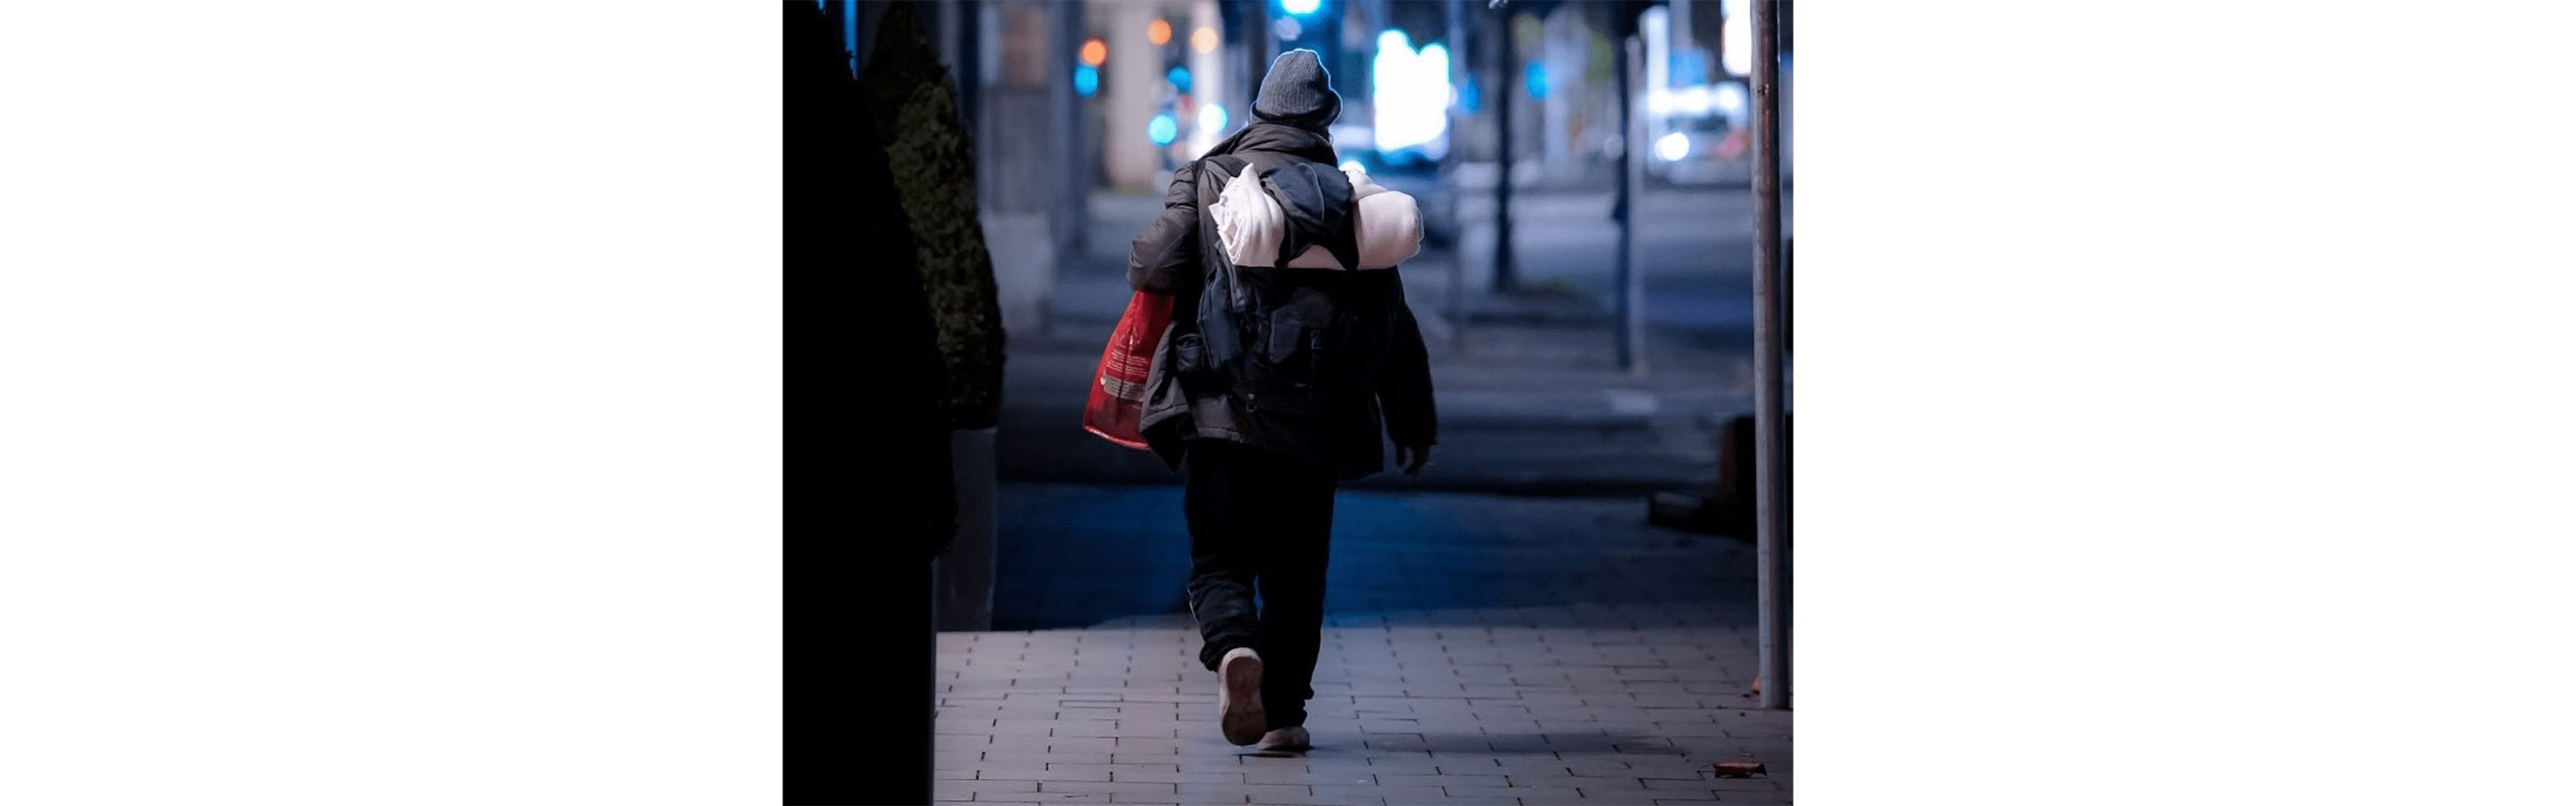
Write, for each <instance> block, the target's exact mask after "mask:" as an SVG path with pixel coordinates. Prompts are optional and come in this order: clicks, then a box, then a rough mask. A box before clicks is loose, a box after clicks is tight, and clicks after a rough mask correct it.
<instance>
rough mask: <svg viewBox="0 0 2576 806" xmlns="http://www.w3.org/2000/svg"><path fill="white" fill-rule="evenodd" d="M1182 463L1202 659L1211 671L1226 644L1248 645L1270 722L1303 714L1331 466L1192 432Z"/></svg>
mask: <svg viewBox="0 0 2576 806" xmlns="http://www.w3.org/2000/svg"><path fill="white" fill-rule="evenodd" d="M1184 463H1185V464H1186V468H1185V470H1186V471H1187V473H1188V482H1187V487H1186V488H1185V489H1184V491H1183V494H1182V508H1183V509H1184V510H1185V511H1186V512H1187V513H1188V516H1189V526H1190V612H1191V614H1193V615H1195V616H1196V617H1197V618H1198V622H1199V635H1200V636H1201V637H1202V638H1204V639H1206V643H1205V644H1204V645H1202V646H1201V647H1199V661H1200V662H1201V663H1204V664H1206V665H1207V667H1208V669H1209V670H1210V671H1214V670H1215V669H1216V667H1217V662H1218V661H1219V660H1222V659H1223V658H1224V657H1225V653H1227V652H1228V651H1231V650H1233V649H1234V648H1236V647H1251V648H1252V650H1253V651H1254V652H1259V653H1261V665H1262V680H1261V707H1262V709H1263V710H1264V711H1266V712H1267V713H1268V715H1269V717H1270V729H1272V730H1277V729H1280V728H1285V727H1290V726H1294V725H1303V724H1306V700H1308V699H1311V698H1313V697H1314V696H1315V690H1314V688H1313V687H1312V685H1313V682H1314V678H1315V653H1316V651H1317V650H1318V648H1319V647H1320V645H1321V644H1322V641H1323V635H1322V632H1323V628H1324V565H1325V563H1326V561H1327V560H1328V558H1329V555H1330V548H1331V543H1332V537H1333V489H1334V486H1335V484H1334V480H1333V472H1332V469H1331V468H1329V467H1326V466H1324V465H1322V464H1317V463H1313V462H1307V461H1303V460H1299V459H1295V458H1291V457H1288V456H1283V455H1280V454H1275V453H1270V452H1267V451H1262V450H1258V449H1254V448H1247V447H1244V446H1242V445H1238V444H1235V443H1232V442H1226V441H1222V440H1214V439H1199V440H1192V441H1191V442H1190V447H1189V453H1188V455H1187V459H1185V460H1184ZM1256 589H1257V590H1258V591H1259V594H1260V598H1261V606H1260V607H1259V608H1258V609H1256V608H1254V606H1253V595H1254V592H1255V590H1256Z"/></svg>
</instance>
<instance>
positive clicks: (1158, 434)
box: [1127, 49, 1435, 750]
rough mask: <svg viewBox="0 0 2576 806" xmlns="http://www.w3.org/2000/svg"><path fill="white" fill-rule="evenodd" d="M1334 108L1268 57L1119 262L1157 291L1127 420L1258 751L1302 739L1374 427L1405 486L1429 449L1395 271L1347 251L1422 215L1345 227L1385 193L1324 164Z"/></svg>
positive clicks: (1230, 710)
mask: <svg viewBox="0 0 2576 806" xmlns="http://www.w3.org/2000/svg"><path fill="white" fill-rule="evenodd" d="M1340 113H1341V96H1339V95H1338V94H1336V93H1334V92H1333V89H1332V86H1331V77H1330V76H1329V75H1328V74H1327V73H1326V72H1325V70H1324V66H1323V64H1322V63H1321V62H1320V61H1318V60H1317V58H1316V56H1315V52H1314V51H1311V50H1303V49H1299V50H1292V51H1289V52H1287V53H1283V54H1280V56H1279V58H1278V59H1277V60H1276V61H1274V62H1272V64H1271V67H1270V71H1269V73H1268V75H1267V76H1266V77H1265V78H1263V80H1262V82H1261V88H1260V91H1259V93H1258V95H1257V97H1256V98H1255V100H1254V101H1253V104H1252V114H1253V119H1254V120H1253V122H1252V123H1251V124H1250V125H1248V126H1245V127H1244V129H1243V130H1242V131H1240V132H1237V133H1235V134H1234V135H1233V136H1231V137H1228V138H1226V139H1225V141H1223V142H1220V143H1218V144H1217V145H1216V146H1215V147H1213V148H1211V149H1209V151H1208V153H1207V154H1206V155H1205V156H1202V157H1201V158H1200V159H1198V160H1197V161H1194V162H1192V163H1190V164H1188V165H1186V166H1183V167H1182V168H1181V169H1180V170H1178V171H1176V172H1175V173H1174V176H1173V179H1172V185H1171V188H1170V190H1169V191H1168V192H1167V193H1166V194H1165V196H1164V200H1163V210H1162V213H1161V214H1160V216H1159V217H1157V218H1156V219H1155V220H1154V221H1153V222H1151V223H1149V224H1148V225H1147V226H1146V229H1145V232H1144V234H1143V235H1140V236H1138V237H1137V238H1136V241H1135V243H1134V244H1133V250H1132V252H1131V254H1130V256H1129V262H1128V268H1127V272H1128V282H1129V284H1130V285H1133V286H1134V287H1135V288H1136V289H1138V290H1140V291H1148V292H1155V293H1163V294H1170V295H1172V305H1173V312H1174V313H1173V317H1172V319H1173V322H1172V326H1171V330H1170V332H1169V333H1167V334H1165V337H1164V338H1163V340H1162V342H1161V343H1160V345H1158V347H1157V348H1156V351H1155V356H1154V361H1153V368H1152V370H1151V372H1150V374H1149V377H1148V378H1147V381H1146V386H1147V397H1146V405H1145V414H1144V417H1143V419H1142V424H1143V429H1144V433H1145V439H1146V442H1147V444H1148V445H1150V446H1151V447H1152V448H1153V449H1154V451H1155V452H1156V453H1157V454H1159V455H1161V456H1162V457H1163V459H1164V461H1166V462H1167V463H1169V464H1171V465H1172V466H1173V467H1175V468H1181V467H1182V466H1183V465H1186V469H1185V472H1184V477H1185V481H1184V484H1185V492H1184V507H1183V508H1184V510H1185V511H1186V516H1187V519H1188V525H1189V531H1190V566H1191V570H1190V582H1189V601H1190V610H1191V613H1192V614H1193V615H1194V616H1195V617H1196V618H1197V620H1198V624H1199V632H1200V635H1201V637H1202V638H1203V639H1204V642H1205V643H1204V644H1203V645H1202V647H1201V648H1200V650H1199V660H1200V662H1201V663H1204V664H1206V666H1207V668H1208V669H1209V670H1210V671H1214V672H1217V675H1218V679H1219V684H1220V688H1219V695H1218V703H1219V705H1218V711H1219V718H1218V724H1219V727H1220V728H1221V730H1222V732H1223V733H1224V735H1225V738H1226V740H1227V741H1229V742H1232V743H1234V744H1237V745H1249V744H1258V745H1259V746H1260V747H1261V748H1262V749H1265V750H1301V749H1305V748H1306V747H1307V746H1308V745H1309V737H1308V734H1307V731H1306V728H1305V723H1306V701H1307V700H1309V699H1311V698H1313V697H1314V694H1315V692H1314V689H1313V688H1312V687H1311V683H1312V680H1313V677H1314V672H1315V661H1316V654H1317V651H1318V648H1319V645H1320V644H1321V639H1322V629H1323V618H1324V571H1325V566H1326V563H1327V559H1328V556H1329V547H1330V544H1331V538H1332V524H1333V494H1334V491H1335V490H1336V488H1337V487H1338V486H1339V484H1340V483H1341V482H1344V481H1350V480H1353V479H1358V478H1360V477H1363V476H1367V475H1369V474H1372V473H1376V472H1378V471H1380V470H1382V469H1384V466H1385V449H1384V444H1385V443H1384V441H1383V440H1382V439H1381V437H1380V433H1381V430H1383V433H1384V434H1385V435H1386V437H1389V438H1392V440H1393V442H1394V444H1395V445H1396V446H1397V447H1396V462H1397V464H1398V465H1400V466H1401V467H1403V469H1404V472H1406V473H1407V474H1413V473H1418V472H1420V471H1421V469H1422V466H1423V465H1424V464H1425V463H1427V462H1428V461H1429V460H1430V454H1431V445H1432V444H1433V442H1434V432H1435V425H1434V424H1435V416H1434V413H1433V409H1432V401H1431V370H1430V364H1429V361H1428V358H1427V356H1426V354H1425V352H1424V349H1423V343H1422V334H1421V332H1420V330H1419V329H1418V327H1417V326H1416V325H1415V323H1414V318H1413V312H1412V310H1411V309H1410V308H1408V307H1406V305H1405V302H1404V285H1403V281H1402V278H1401V277H1400V276H1399V275H1398V273H1397V271H1396V269H1395V268H1394V261H1393V260H1384V259H1381V260H1382V262H1383V263H1384V265H1376V264H1375V263H1371V262H1367V261H1363V260H1362V259H1361V256H1362V254H1363V253H1364V252H1368V253H1371V254H1383V253H1384V250H1382V249H1378V248H1376V247H1377V246H1378V245H1379V244H1378V243H1371V242H1370V239H1371V238H1376V240H1377V241H1379V242H1384V241H1387V240H1389V239H1388V238H1377V237H1376V235H1375V234H1376V233H1380V232H1384V231H1388V230H1389V229H1393V230H1396V231H1403V230H1405V229H1406V225H1408V224H1409V231H1410V233H1411V235H1410V237H1411V238H1412V241H1413V243H1412V244H1411V245H1410V246H1411V248H1406V249H1402V250H1400V251H1399V252H1398V254H1400V256H1401V257H1410V256H1411V255H1412V254H1413V249H1415V248H1418V247H1419V239H1420V227H1419V221H1418V213H1414V214H1413V215H1414V217H1415V219H1414V220H1411V221H1405V220H1404V216H1403V214H1396V215H1378V216H1372V217H1370V218H1369V220H1366V221H1362V220H1360V219H1361V216H1360V215H1358V213H1357V211H1358V210H1360V209H1361V208H1362V206H1363V205H1361V204H1359V203H1358V201H1357V199H1358V198H1367V197H1370V196H1373V195H1377V194H1380V193H1385V191H1383V189H1380V188H1377V187H1375V186H1374V185H1371V184H1369V183H1368V182H1367V180H1366V178H1365V176H1364V175H1346V174H1345V173H1343V172H1342V171H1341V170H1339V169H1337V168H1335V167H1334V166H1335V165H1336V160H1335V154H1334V152H1333V146H1332V140H1331V138H1330V136H1329V135H1328V134H1327V129H1326V127H1327V126H1329V125H1330V124H1331V123H1332V122H1333V120H1334V119H1335V118H1336V117H1338V116H1339V115H1340ZM1239 183H1253V184H1239ZM1355 183H1356V184H1357V187H1356V188H1355ZM1255 191H1257V193H1256V192H1255ZM1355 197H1356V198H1355ZM1390 198H1394V199H1398V200H1400V202H1401V206H1402V208H1403V209H1404V210H1410V209H1411V201H1410V199H1409V198H1403V197H1401V194H1391V195H1390ZM1381 201H1384V200H1381ZM1228 205H1233V206H1232V207H1229V206H1228ZM1274 205H1275V206H1274ZM1247 206H1249V207H1258V208H1262V209H1264V210H1267V211H1268V212H1267V214H1266V217H1265V216H1264V215H1260V214H1248V213H1245V212H1244V210H1246V209H1247ZM1368 209H1370V210H1371V211H1373V212H1374V211H1377V210H1381V209H1390V208H1386V207H1369V208H1368ZM1398 237H1400V236H1398ZM1247 238H1252V239H1258V242H1257V243H1247V242H1246V239H1247ZM1274 249H1275V251H1274ZM1229 255H1263V256H1269V255H1275V258H1270V259H1267V260H1266V262H1264V260H1265V259H1264V258H1251V257H1247V258H1246V259H1245V260H1243V261H1241V263H1243V264H1245V265H1238V261H1236V260H1235V259H1233V258H1232V257H1230V256H1229ZM1310 266H1312V267H1318V268H1309V267H1310ZM1283 267H1285V268H1283ZM1256 592H1257V595H1258V596H1259V599H1260V602H1259V605H1258V606H1256V604H1255V596H1256Z"/></svg>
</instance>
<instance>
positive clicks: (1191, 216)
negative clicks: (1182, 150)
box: [1127, 162, 1199, 294]
mask: <svg viewBox="0 0 2576 806" xmlns="http://www.w3.org/2000/svg"><path fill="white" fill-rule="evenodd" d="M1198 173H1199V164H1198V163H1195V162H1193V163H1190V164H1188V165H1185V166H1182V167H1181V169H1180V170H1177V171H1173V172H1172V186H1171V188H1170V189H1168V190H1165V191H1163V211H1162V212H1161V213H1159V214H1157V215H1155V216H1154V220H1153V221H1150V222H1147V223H1146V224H1145V232H1144V234H1141V235H1138V236H1136V240H1135V242H1133V243H1131V244H1129V245H1128V249H1127V285H1128V286H1129V287H1131V288H1134V289H1136V290H1138V291H1150V292H1153V293H1156V294H1169V293H1172V289H1173V286H1174V283H1176V282H1177V281H1178V280H1179V279H1180V278H1182V277H1184V276H1188V277H1195V276H1197V275H1196V270H1197V267H1198V257H1199V239H1198V231H1199V186H1198Z"/></svg>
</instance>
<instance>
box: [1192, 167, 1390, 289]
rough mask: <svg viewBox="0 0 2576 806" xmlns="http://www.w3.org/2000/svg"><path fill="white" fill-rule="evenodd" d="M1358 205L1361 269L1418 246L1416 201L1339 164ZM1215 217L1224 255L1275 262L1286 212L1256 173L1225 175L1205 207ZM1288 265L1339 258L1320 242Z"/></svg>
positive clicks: (1237, 261) (1250, 262)
mask: <svg viewBox="0 0 2576 806" xmlns="http://www.w3.org/2000/svg"><path fill="white" fill-rule="evenodd" d="M1342 173H1343V174H1344V175H1346V176H1349V177H1350V180H1351V191H1352V193H1351V195H1352V198H1354V199H1356V200H1357V206H1358V208H1359V209H1357V210H1354V211H1352V219H1353V221H1352V229H1354V230H1355V231H1356V236H1357V240H1358V242H1359V243H1358V245H1359V255H1360V265H1359V268H1362V269H1390V268H1394V267H1395V266H1396V264H1399V263H1403V262H1404V261H1407V260H1411V259H1413V256H1414V255H1416V254H1420V253H1421V252H1422V207H1421V206H1420V205H1418V204H1416V203H1414V200H1413V196H1412V195H1410V194H1406V193H1399V192H1396V191H1392V190H1388V189H1386V187H1385V186H1383V185H1379V184H1378V183H1376V182H1375V181H1372V180H1370V179H1369V177H1368V174H1366V173H1363V172H1360V171H1353V170H1349V169H1344V170H1343V171H1342ZM1208 213H1209V215H1210V216H1211V217H1213V218H1215V219H1216V228H1217V235H1218V237H1220V238H1222V239H1223V240H1224V241H1225V255H1226V257H1227V258H1228V259H1230V260H1233V261H1234V265H1237V266H1277V265H1280V264H1279V240H1280V238H1282V237H1284V236H1285V235H1287V233H1288V215H1287V213H1286V211H1283V210H1281V209H1280V208H1279V200H1277V199H1273V198H1271V197H1270V194H1269V193H1268V192H1266V191H1263V190H1262V189H1261V178H1260V177H1257V176H1253V175H1252V172H1251V171H1249V170H1246V171H1244V172H1242V173H1240V174H1237V175H1236V176H1235V177H1234V178H1233V179H1230V180H1227V181H1226V183H1225V189H1223V190H1221V191H1219V192H1218V193H1217V200H1216V204H1215V205H1214V206H1212V207H1210V208H1208ZM1287 267H1288V268H1292V269H1338V268H1341V267H1342V264H1341V263H1339V262H1337V261H1335V260H1333V255H1332V253H1330V252H1327V251H1325V250H1324V248H1323V247H1321V246H1310V247H1307V248H1306V252H1305V254H1301V255H1298V256H1297V257H1296V259H1294V260H1290V261H1288V263H1287Z"/></svg>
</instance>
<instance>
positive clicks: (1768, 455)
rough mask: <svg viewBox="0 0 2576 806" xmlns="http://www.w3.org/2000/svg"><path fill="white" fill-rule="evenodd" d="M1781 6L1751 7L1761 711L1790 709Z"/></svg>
mask: <svg viewBox="0 0 2576 806" xmlns="http://www.w3.org/2000/svg"><path fill="white" fill-rule="evenodd" d="M1779 13H1780V8H1779V6H1778V5H1776V4H1775V3H1774V2H1773V0H1755V2H1754V3H1753V138H1754V143H1755V151H1754V152H1753V153H1754V156H1753V306H1754V307H1753V467H1754V482H1753V489H1754V511H1753V517H1754V524H1755V526H1754V534H1755V538H1754V546H1755V553H1757V554H1758V555H1760V567H1759V569H1758V573H1759V574H1760V578H1761V580H1760V587H1761V589H1762V707H1764V708H1787V707H1789V647H1790V642H1789V490H1788V483H1789V474H1788V469H1789V456H1788V447H1789V428H1788V418H1787V417H1786V416H1785V415H1786V412H1784V411H1782V410H1781V409H1782V406H1781V403H1782V402H1783V394H1782V393H1783V391H1784V390H1785V387H1784V386H1783V384H1782V383H1781V381H1782V378H1781V374H1780V370H1781V363H1782V362H1781V356H1782V350H1781V348H1782V342H1783V338H1782V336H1783V334H1782V332H1781V324H1782V321H1781V320H1782V319H1783V317H1782V313H1783V310H1782V306H1781V304H1780V303H1781V300H1782V297H1781V294H1780V96H1779V90H1778V88H1779V82H1780V53H1779V41H1778V39H1777V38H1775V36H1774V33H1775V30H1776V28H1777V26H1778V24H1779V20H1778V16H1779Z"/></svg>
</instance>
